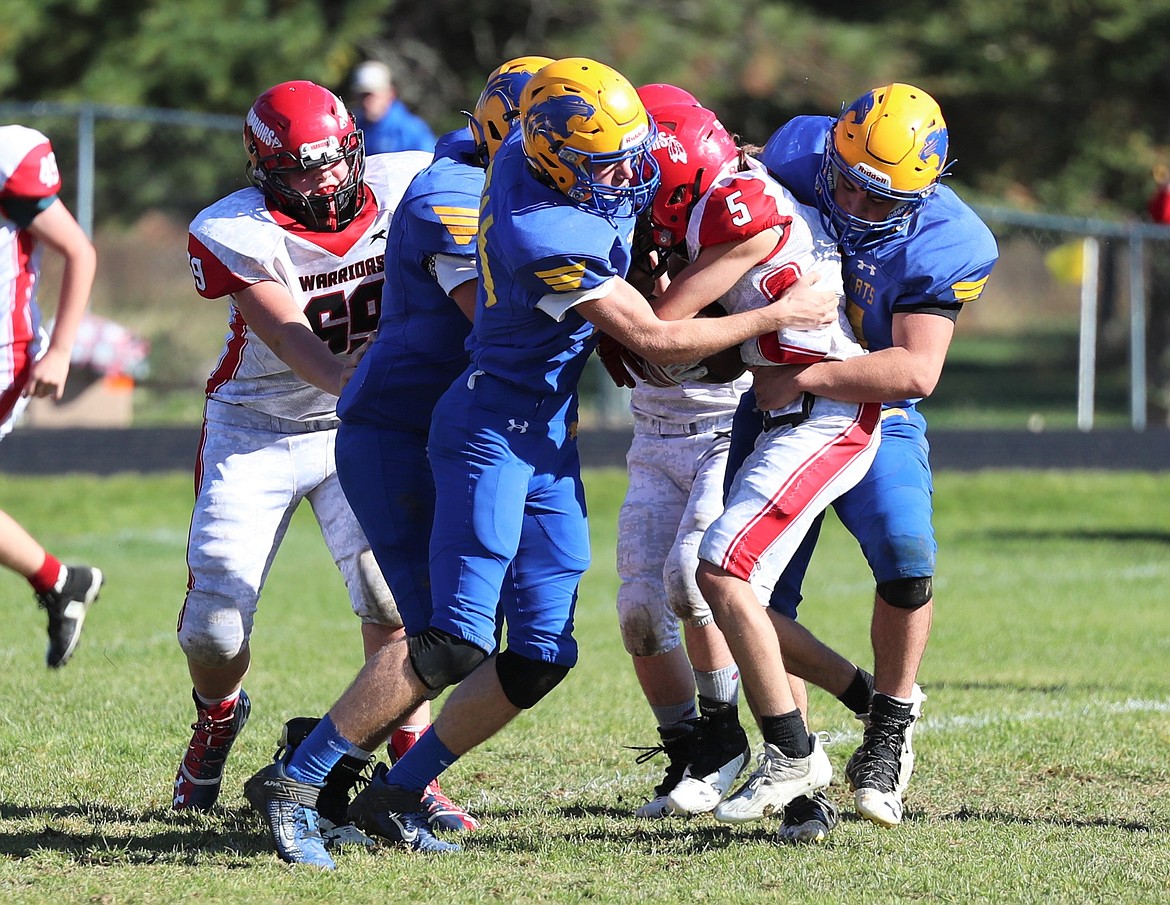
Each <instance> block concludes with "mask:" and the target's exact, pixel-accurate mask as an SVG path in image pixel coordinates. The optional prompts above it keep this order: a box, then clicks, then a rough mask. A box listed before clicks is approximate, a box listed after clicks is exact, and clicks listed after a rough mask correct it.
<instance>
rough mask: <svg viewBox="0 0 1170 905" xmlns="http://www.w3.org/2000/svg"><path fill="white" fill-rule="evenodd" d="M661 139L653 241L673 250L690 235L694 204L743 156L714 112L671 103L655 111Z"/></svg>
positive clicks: (657, 147)
mask: <svg viewBox="0 0 1170 905" xmlns="http://www.w3.org/2000/svg"><path fill="white" fill-rule="evenodd" d="M654 121H655V123H657V124H658V139H657V141H655V143H654V146H653V148H652V149H651V153H652V154H653V155H654V158H655V160H657V161H658V169H659V170H660V171H661V173H662V183H661V185H659V187H658V191H657V193H656V194H655V195H654V201H653V203H652V205H651V207H650V223H651V226H652V231H653V235H654V244H655V245H658V246H659V247H661V248H674V247H675V246H676V245H680V244H682V243H683V242H684V241H686V237H687V218H688V217H689V216H690V212H691V208H692V207H693V206H694V205H695V202H697V201H698V200H699V198H701V197H702V196H703V193H704V192H705V191H707V189H709V188H710V187H711V184H712V183H713V182H714V181H715V179H716V178H717V177H718V176H720V175H721V174H722V173H724V172H726V171H727V169H728V168H729V165H730V164H731V163H732V162H733V161H734V160H736V158H738V157H739V148H738V147H736V144H735V139H733V138H732V137H731V135H729V134H728V132H727V130H726V129H724V128H723V124H722V123H721V122H719V119H718V118H717V117H716V116H715V114H714V113H712V112H711V111H710V110H708V109H706V108H705V107H699V106H696V105H694V104H670V105H667V106H664V107H659V108H658V109H656V110H655V111H654Z"/></svg>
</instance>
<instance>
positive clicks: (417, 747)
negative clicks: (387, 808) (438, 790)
mask: <svg viewBox="0 0 1170 905" xmlns="http://www.w3.org/2000/svg"><path fill="white" fill-rule="evenodd" d="M458 759H459V758H458V756H457V755H455V754H453V753H452V752H451V749H450V748H448V747H447V746H446V745H444V744H443V742H442V740H441V739H440V738H439V735H438V733H437V732H435V727H434V726H431V727H430V728H428V729H427V731H426V732H424V733H423V734H422V735H421V736H420V737H419V739H418V741H416V742H415V743H414V744H413V745H411V746H410V748H409V749H408V750H407V751H406V752H405V753H403V755H402V756H401V757H400V758H398V760H396V761H395V762H394V766H392V767H391V768H390V772H389V773H387V774H386V782H387V784H389V785H392V786H401V787H402V788H404V789H409V790H410V791H412V792H418V793H419V794H420V795H421V794H422V792H423V790H424V789H425V788H426V787H427V786H428V785H430V783H431V782H432V781H433V780H435V779H438V777H439V774H441V773H442V772H443V771H444V770H446V769H447V768H448V767H449V766H451V765H452V764H453V763H455V761H457V760H458Z"/></svg>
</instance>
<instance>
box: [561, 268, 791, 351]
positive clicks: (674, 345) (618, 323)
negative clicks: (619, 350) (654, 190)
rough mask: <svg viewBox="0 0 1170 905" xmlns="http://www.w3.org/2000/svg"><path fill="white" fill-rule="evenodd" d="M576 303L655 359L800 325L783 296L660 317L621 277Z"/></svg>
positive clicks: (592, 319)
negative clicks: (733, 309)
mask: <svg viewBox="0 0 1170 905" xmlns="http://www.w3.org/2000/svg"><path fill="white" fill-rule="evenodd" d="M576 308H577V311H578V312H580V314H581V316H582V317H584V318H585V319H586V320H588V321H589V322H590V323H592V324H594V325H595V326H597V327H598V328H600V329H601V330H603V331H604V332H606V333H608V334H609V335H610V336H612V337H613V338H614V339H616V340H617V341H618V342H620V343H621V344H622V345H623V346H625V347H626V348H627V349H630V350H632V351H634V352H636V353H637V354H638V355H641V356H642V357H643V358H645V359H646V360H647V361H649V362H651V363H653V364H656V365H671V364H684V363H687V362H692V361H697V360H699V359H701V358H706V357H707V356H708V355H712V354H714V353H715V352H719V351H722V350H723V349H726V348H729V347H730V346H735V345H738V344H739V343H741V342H743V341H744V340H746V339H751V338H752V337H753V336H759V335H761V334H763V333H768V332H770V331H772V330H779V329H781V328H783V327H791V326H797V325H796V324H793V323H791V317H792V315H791V313H790V312H789V311H788V307H787V305H786V304H785V303H784V301H783V300H780V301H776V302H772V303H771V304H768V305H765V306H764V307H763V308H757V309H755V310H754V311H743V312H740V313H739V314H730V315H728V316H727V317H719V318H685V319H683V320H662V319H661V318H659V317H658V316H657V315H656V314H655V313H654V310H653V309H652V308H651V307H650V304H649V303H648V302H647V301H646V299H645V298H644V297H643V296H642V294H641V293H640V292H638V290H636V289H635V288H634V287H633V286H631V285H630V284H629V283H627V282H626V281H625V280H623V279H621V278H620V277H614V278H612V279H611V280H610V281H609V282H608V283H607V291H606V292H605V293H604V295H600V296H595V297H593V298H590V299H588V300H586V301H583V302H580V303H579V304H578V305H577V306H576Z"/></svg>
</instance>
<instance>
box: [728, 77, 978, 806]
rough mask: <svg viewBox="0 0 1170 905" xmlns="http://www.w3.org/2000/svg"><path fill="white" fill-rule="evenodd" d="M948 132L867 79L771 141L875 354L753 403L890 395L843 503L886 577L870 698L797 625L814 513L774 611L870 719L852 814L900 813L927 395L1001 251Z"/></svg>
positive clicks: (926, 593)
mask: <svg viewBox="0 0 1170 905" xmlns="http://www.w3.org/2000/svg"><path fill="white" fill-rule="evenodd" d="M947 145H948V142H947V128H946V123H945V121H944V119H943V115H942V111H941V110H940V109H939V106H938V103H937V102H936V101H935V100H934V99H933V98H932V97H931V96H930V95H929V94H928V93H927V92H925V91H923V90H922V89H920V88H916V87H914V86H912V85H907V84H902V83H893V84H889V85H884V86H882V87H879V88H874V89H873V90H871V91H867V92H866V93H865V94H863V95H861V97H859V98H857V100H855V101H854V102H853V103H851V104H849V105H848V106H847V107H844V109H843V110H842V112H841V114H840V116H838V117H837V118H836V119H833V118H831V117H823V116H800V117H797V118H795V119H793V120H792V121H790V122H789V123H787V124H786V125H784V126H782V127H781V128H780V129H779V130H777V131H776V133H775V134H773V135H772V137H771V138H770V139H769V141H768V143H767V146H766V147H765V149H764V151H763V154H762V159H763V162H764V163H765V164H766V165H767V167H768V169H769V171H770V172H772V173H773V174H774V175H775V176H776V178H777V179H779V181H780V182H781V183H782V184H783V185H784V186H786V187H787V188H788V189H789V190H790V191H791V192H792V193H793V195H794V196H795V197H796V198H797V199H798V200H799V201H801V202H802V203H803V204H807V205H811V206H814V207H815V208H816V209H817V211H818V212H819V215H820V217H821V219H822V221H823V223H824V225H825V227H826V229H827V230H828V232H829V234H830V235H831V236H833V237H834V238H835V239H836V240H837V241H838V242H839V243H840V245H841V250H842V264H843V269H844V274H845V297H846V310H847V314H848V318H849V322H850V323H851V324H852V325H853V328H854V332H855V334H856V336H857V340H858V342H860V343H861V344H862V345H863V346H864V347H865V348H866V349H867V350H868V351H869V353H870V354H868V355H865V356H861V357H855V358H849V359H846V360H841V361H832V360H824V361H820V362H816V363H812V364H809V365H807V366H801V367H795V368H771V369H768V370H767V371H764V372H760V373H759V374H757V377H756V383H755V393H756V394H758V403H759V406H760V408H767V407H769V406H773V405H777V404H782V403H783V402H785V401H787V400H790V399H792V398H794V397H798V396H800V395H802V394H813V395H822V394H823V395H828V396H832V397H834V398H839V399H847V400H853V401H857V402H862V401H870V400H876V401H881V402H882V403H883V404H884V405H883V411H882V444H881V448H880V449H879V450H878V452H877V456H876V459H875V462H874V465H873V467H872V468H871V469H870V471H869V472H868V474H867V475H866V476H865V477H864V478H863V479H862V480H861V482H860V483H858V485H857V486H856V487H854V488H853V489H851V490H849V491H848V492H846V493H845V494H844V495H842V496H841V497H840V498H839V499H838V500H837V501H836V502H834V504H833V507H834V509H835V510H836V512H837V515H838V517H839V518H840V520H841V522H842V524H844V525H845V527H846V528H847V529H848V530H849V531H850V533H851V534H853V536H854V537H856V538H857V540H858V543H859V544H860V545H861V549H862V552H863V554H864V555H865V558H866V560H867V561H868V563H869V566H870V569H871V570H872V572H873V576H874V581H875V582H876V585H877V588H876V593H875V596H874V611H873V623H872V626H871V637H872V640H873V648H874V675H873V679H872V682H873V685H872V689H873V692H874V693H873V695H872V701H871V700H870V694H869V689H867V688H866V687H865V684H866V683H865V681H864V675H863V672H862V671H860V670H858V669H857V667H856V666H855V665H854V664H853V663H851V662H850V661H849V660H847V659H845V658H844V657H841V656H840V655H838V654H837V653H835V652H834V651H832V650H831V649H829V648H828V647H826V646H825V645H823V644H821V643H820V642H819V641H818V640H817V639H816V638H814V637H813V636H812V634H811V633H809V632H808V631H807V630H806V629H804V628H803V626H800V625H798V624H797V623H796V622H795V618H796V611H797V605H798V604H799V602H800V600H801V593H800V589H801V584H802V582H803V579H804V574H805V572H806V570H807V567H808V563H809V559H810V557H811V556H812V551H813V547H814V546H815V544H816V540H817V536H818V534H819V531H820V524H821V523H820V520H819V519H818V520H817V521H816V523H815V524H814V525H813V527H812V529H811V530H810V532H809V534H808V536H807V537H806V538H805V540H804V543H803V544H802V545H801V548H800V550H799V551H798V552H797V554H796V556H795V557H794V558H793V560H792V562H791V563H790V564H789V566H788V567H787V568H786V569H785V571H784V573H783V575H782V576H781V578H780V581H779V582H778V583H777V585H776V590H775V593H774V594H773V596H772V599H771V608H770V613H769V615H771V616H772V618H773V621H774V623H775V624H776V625H777V630H778V631H779V632H780V635H781V639H782V644H783V647H784V651H785V659H786V663H787V664H788V667H789V668H790V669H791V670H793V671H794V672H795V673H796V674H797V675H799V676H802V677H804V678H807V679H810V680H811V681H813V682H815V683H816V684H817V685H819V686H821V687H822V688H825V689H827V690H828V691H830V692H832V693H833V694H836V695H838V697H840V698H841V699H842V700H845V701H849V700H851V701H852V702H853V705H852V709H854V710H856V711H857V712H858V716H859V718H861V719H862V720H863V722H864V723H865V724H866V730H865V737H864V740H863V742H862V744H861V746H860V747H859V748H858V749H857V751H856V752H855V753H854V755H853V757H852V758H850V760H849V763H848V765H847V766H846V770H845V772H846V775H847V776H848V778H849V782H850V785H851V786H852V787H853V788H854V790H855V803H856V806H857V811H858V813H859V814H861V815H862V816H864V817H866V818H868V819H869V820H872V821H874V822H876V823H878V824H881V825H885V826H890V825H894V824H897V823H899V822H901V820H902V810H903V805H902V795H903V793H904V791H905V789H906V786H907V783H908V782H909V780H910V774H911V771H912V769H913V764H914V752H913V747H912V744H911V735H912V732H913V727H914V722H915V720H916V719H917V718H918V717H919V716H920V715H921V712H922V703H923V701H924V700H925V695H924V694H923V693H922V689H921V688H920V687H919V686H918V685H917V683H916V681H915V680H916V677H917V673H918V667H919V664H920V663H921V660H922V655H923V651H924V650H925V648H926V642H927V638H928V636H929V633H930V623H931V617H932V612H933V601H934V592H933V581H932V578H933V575H934V569H935V553H936V550H937V544H936V542H935V537H934V529H933V526H932V524H931V499H930V498H931V492H932V480H931V473H930V463H929V458H928V452H929V447H928V444H927V441H926V422H925V420H924V418H923V416H922V414H921V412H919V410H918V402H920V401H921V400H922V398H923V397H925V396H929V395H930V393H931V392H932V391H933V390H934V388H935V386H936V385H937V383H938V379H939V376H940V374H941V371H942V367H943V362H944V361H945V359H946V354H947V350H948V348H949V346H950V342H951V337H952V335H953V333H954V327H955V320H956V318H957V317H958V314H959V311H960V310H961V309H962V308H963V306H964V305H965V304H967V303H970V302H973V301H975V300H976V299H978V298H979V296H980V295H981V294H982V292H983V289H984V287H985V286H986V284H987V279H988V276H989V275H990V273H991V270H992V267H993V266H994V264H995V261H996V259H997V257H998V250H997V248H996V243H995V239H994V238H993V236H992V235H991V232H990V230H988V228H987V227H986V226H985V225H984V224H983V222H982V221H981V220H980V219H979V217H978V216H977V215H976V214H975V213H974V211H972V210H971V209H970V208H969V207H968V206H967V205H966V204H964V203H963V202H962V201H961V200H960V199H959V198H958V196H957V195H956V194H955V193H954V192H953V191H952V190H951V189H949V188H947V187H946V186H945V185H943V184H941V182H940V180H941V178H942V177H943V175H944V174H945V173H946V171H947V169H948V167H947V150H948V147H947ZM756 403H757V400H756V398H755V396H754V395H753V394H745V397H744V399H743V400H742V401H741V404H740V409H739V413H738V414H737V416H736V422H737V423H736V430H735V433H734V437H733V451H732V457H731V462H730V463H729V466H728V468H729V471H730V472H734V470H735V467H736V466H735V464H734V463H736V462H737V461H741V460H742V458H743V456H745V455H747V453H748V452H749V451H750V450H751V448H752V444H753V442H754V437H755V435H756V434H757V433H758V431H759V425H760V416H759V414H758V413H755V412H754V411H753V408H754V406H755V405H756ZM799 804H801V803H800V802H794V805H799Z"/></svg>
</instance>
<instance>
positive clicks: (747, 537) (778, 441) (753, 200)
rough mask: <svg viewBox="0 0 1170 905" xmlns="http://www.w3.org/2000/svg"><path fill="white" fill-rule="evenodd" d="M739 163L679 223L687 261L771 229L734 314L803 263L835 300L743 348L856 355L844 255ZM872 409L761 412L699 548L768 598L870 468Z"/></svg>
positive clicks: (802, 356)
mask: <svg viewBox="0 0 1170 905" xmlns="http://www.w3.org/2000/svg"><path fill="white" fill-rule="evenodd" d="M745 162H746V166H747V169H746V170H745V171H742V172H737V173H732V174H730V175H727V176H724V177H722V178H720V179H718V180H716V182H715V183H714V184H713V185H712V186H711V188H710V189H709V190H708V191H707V192H706V193H705V194H704V195H703V197H702V198H700V199H699V202H698V203H697V204H696V206H695V208H694V210H693V212H692V214H691V216H690V218H689V220H688V224H687V249H688V252H689V255H690V258H691V260H692V261H693V260H695V259H696V258H697V257H698V255H699V252H700V250H701V249H702V248H703V247H705V246H710V245H718V244H721V243H724V242H729V241H735V240H742V239H745V238H747V237H750V236H753V235H756V234H758V233H759V232H761V231H763V230H765V229H770V230H774V231H775V232H776V234H777V237H778V239H779V242H778V244H777V246H776V249H775V251H774V252H773V254H772V255H771V256H769V257H768V258H767V259H766V260H765V261H763V262H761V263H760V264H757V265H756V266H754V267H752V268H751V269H750V270H748V271H747V272H746V273H745V274H744V275H743V276H742V277H741V278H740V279H739V280H738V281H737V282H736V283H735V285H734V286H733V287H732V288H731V290H730V291H729V292H728V293H727V295H725V296H724V297H723V299H722V300H721V303H722V304H723V305H724V307H726V308H727V310H728V311H729V312H732V313H735V312H739V311H745V310H749V309H752V308H757V307H761V306H763V305H765V304H766V303H768V302H770V301H772V300H774V299H776V298H777V297H779V296H780V295H781V294H782V293H783V292H784V290H785V289H787V288H788V287H789V286H791V285H792V284H793V283H794V282H796V281H797V280H798V279H800V277H801V276H803V275H804V274H806V273H810V272H816V273H818V274H820V280H819V281H818V282H817V284H816V288H817V289H818V290H827V291H831V292H835V293H836V294H837V295H838V297H839V298H840V300H841V301H840V305H839V308H838V317H837V322H836V323H835V324H832V325H830V326H827V327H820V328H817V329H809V330H797V329H784V330H781V331H778V332H777V333H772V334H768V335H765V336H762V337H760V338H758V339H755V340H750V341H748V342H746V343H744V344H743V345H742V346H741V348H740V354H741V356H742V358H743V360H744V362H745V363H746V364H748V365H749V366H769V365H786V364H807V363H812V362H814V361H819V360H821V359H825V358H831V359H845V358H851V357H853V356H855V355H861V354H864V350H863V349H862V348H861V346H860V345H858V343H857V341H856V339H855V338H854V335H853V331H852V329H851V328H850V326H849V322H848V320H847V319H846V316H845V298H844V288H843V285H842V278H841V259H840V253H839V251H838V249H837V244H836V242H834V241H833V240H832V239H831V238H829V236H827V235H826V234H825V232H824V231H823V229H822V227H821V224H820V217H819V215H818V214H817V211H816V209H815V208H812V207H805V206H803V205H801V204H799V203H798V202H797V201H796V199H795V198H793V196H792V195H791V194H789V192H788V191H787V190H786V189H785V188H783V186H781V185H780V184H779V183H778V182H776V181H775V180H774V179H772V178H771V177H770V176H769V175H768V174H767V172H766V170H765V169H764V167H763V165H762V164H760V163H759V162H758V161H756V160H753V159H752V158H750V157H749V158H746V161H745ZM880 410H881V406H880V405H879V404H877V403H854V402H839V401H836V400H833V399H825V398H821V397H812V396H809V395H807V394H806V395H805V396H803V397H802V398H799V399H797V400H795V401H794V402H792V403H791V404H790V405H788V406H786V407H785V408H783V409H777V410H773V411H770V412H767V413H766V417H765V430H764V432H763V433H761V434H760V437H759V439H758V440H757V442H756V446H755V449H754V450H753V452H752V453H751V454H750V455H749V456H748V458H747V460H746V461H745V462H744V464H743V466H742V467H741V468H740V470H739V471H738V472H737V473H736V476H735V479H734V481H733V483H732V486H731V489H730V491H729V493H728V498H727V504H726V508H725V509H724V512H723V514H722V515H720V516H719V518H717V519H716V520H715V521H714V522H713V523H712V525H711V526H710V528H708V529H707V532H706V534H705V535H704V536H703V540H702V543H701V544H700V546H699V557H700V558H701V559H704V560H706V561H707V562H710V563H713V564H714V565H716V566H718V567H720V568H721V569H724V570H725V571H727V572H730V573H731V574H733V575H735V576H737V577H739V578H741V579H743V580H745V581H750V582H751V583H752V584H753V586H754V588H755V590H756V593H757V596H759V598H760V601H761V603H763V604H765V605H766V604H767V602H768V598H769V596H770V593H771V589H772V586H773V585H774V584H775V581H776V579H777V578H778V576H779V574H780V572H781V570H782V569H783V567H784V565H785V564H786V563H787V562H788V561H789V559H791V557H792V555H793V554H794V553H795V551H796V548H797V546H798V545H799V544H800V541H801V539H802V538H803V537H804V535H805V534H806V533H807V531H808V528H809V526H810V525H811V524H812V521H813V520H814V519H815V518H816V516H817V515H819V514H820V513H821V512H823V511H824V510H825V508H826V507H828V505H829V504H830V503H831V502H832V501H833V500H834V499H836V498H837V497H838V496H840V495H841V494H842V493H844V492H845V491H846V490H848V489H849V488H851V487H852V486H853V485H854V484H856V483H857V482H858V481H859V480H860V479H861V478H862V477H863V476H864V474H865V473H866V471H868V469H869V466H870V465H871V464H872V462H873V458H874V454H875V453H876V452H877V448H878V444H879V442H880V434H881V432H880V429H879V424H880Z"/></svg>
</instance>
